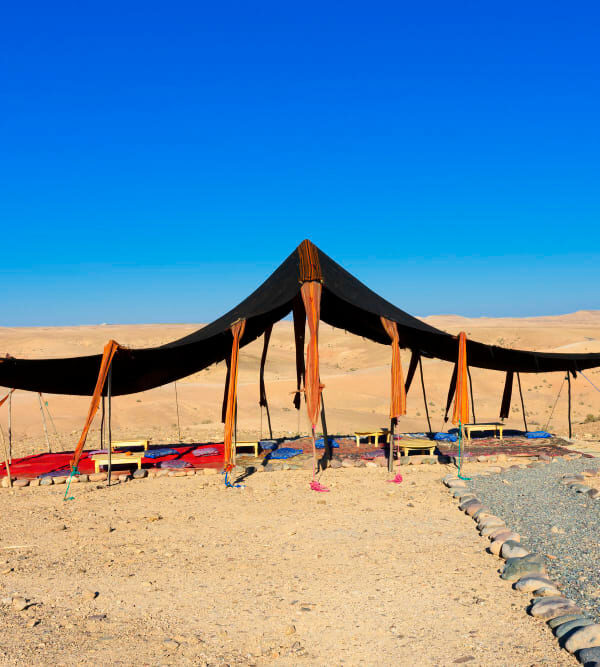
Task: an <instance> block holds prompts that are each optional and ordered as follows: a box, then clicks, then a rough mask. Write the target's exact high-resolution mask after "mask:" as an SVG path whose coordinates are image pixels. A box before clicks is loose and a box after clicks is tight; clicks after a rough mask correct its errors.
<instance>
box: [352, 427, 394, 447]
mask: <svg viewBox="0 0 600 667" xmlns="http://www.w3.org/2000/svg"><path fill="white" fill-rule="evenodd" d="M387 435H388V430H387V428H384V429H379V430H377V431H356V432H355V433H354V437H355V438H356V446H357V447H360V439H361V438H367V440H368V439H369V438H375V447H377V445H379V438H380V437H383V439H384V440H383V441H384V442H386V441H387Z"/></svg>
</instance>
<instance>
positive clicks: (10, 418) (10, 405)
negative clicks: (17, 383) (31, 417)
mask: <svg viewBox="0 0 600 667" xmlns="http://www.w3.org/2000/svg"><path fill="white" fill-rule="evenodd" d="M8 461H9V463H12V391H11V392H10V394H9V395H8Z"/></svg>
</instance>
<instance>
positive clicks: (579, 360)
mask: <svg viewBox="0 0 600 667" xmlns="http://www.w3.org/2000/svg"><path fill="white" fill-rule="evenodd" d="M310 280H319V281H320V282H321V283H322V296H321V313H320V316H321V320H322V321H323V322H326V323H327V324H331V325H332V326H334V327H338V328H340V329H346V330H347V331H350V332H351V333H353V334H356V335H358V336H363V337H364V338H368V339H369V340H372V341H374V342H376V343H381V344H382V345H389V343H390V338H389V336H388V334H387V332H386V330H385V329H384V326H383V325H382V321H381V318H382V317H384V318H386V319H388V320H391V321H393V322H396V324H397V327H398V332H399V340H400V346H401V347H402V348H405V349H411V350H413V351H416V352H418V353H420V354H421V355H422V356H425V357H435V358H438V359H443V360H445V361H449V362H456V361H457V356H458V345H457V337H456V336H453V335H451V334H448V333H446V332H444V331H441V330H440V329H436V328H435V327H432V326H430V325H428V324H426V323H425V322H422V321H421V320H419V319H417V318H415V317H413V316H412V315H409V314H408V313H406V312H404V311H403V310H400V308H397V307H396V306H394V305H393V304H391V303H389V302H388V301H386V300H385V299H383V298H382V297H380V296H379V295H378V294H376V293H375V292H373V291H371V290H370V289H369V288H368V287H367V286H366V285H364V284H363V283H361V282H360V281H359V280H358V279H357V278H355V277H354V276H353V275H351V274H350V273H348V272H347V271H345V270H344V269H343V268H342V267H341V266H340V265H339V264H337V263H336V262H334V261H333V260H332V259H331V258H330V257H328V256H327V255H326V254H325V253H324V252H322V251H321V250H319V249H318V248H317V247H316V246H314V245H313V244H312V243H311V242H310V241H303V242H302V243H301V244H300V245H299V246H298V248H296V250H294V252H293V253H292V254H291V255H290V256H289V257H288V258H287V259H286V260H285V261H284V262H283V263H282V264H281V265H280V266H279V267H278V268H277V269H276V270H275V271H274V272H273V273H272V274H271V275H270V276H269V277H268V278H267V279H266V280H265V282H264V283H263V284H262V285H261V286H260V287H259V288H258V289H257V290H256V291H254V292H253V293H252V294H251V295H250V296H249V297H248V298H247V299H245V300H244V301H242V303H240V304H239V305H238V306H236V307H235V308H233V309H232V310H230V311H229V312H228V313H226V314H225V315H223V316H222V317H220V318H219V319H217V320H215V321H214V322H211V323H210V324H209V325H207V326H205V327H203V328H201V329H198V330H197V331H195V332H194V333H192V334H189V335H188V336H185V337H183V338H180V339H178V340H175V341H173V342H171V343H167V344H166V345H161V346H160V347H152V348H143V349H135V348H119V349H118V351H117V352H116V354H115V356H114V359H113V362H112V395H113V396H115V395H122V394H131V393H135V392H140V391H146V390H148V389H152V388H154V387H158V386H160V385H163V384H167V383H169V382H173V381H174V380H178V379H180V378H183V377H186V376H188V375H191V374H192V373H196V372H197V371H200V370H202V369H204V368H206V367H207V366H210V365H211V364H214V363H216V362H219V361H223V360H225V359H227V358H228V356H229V355H230V354H231V343H232V334H231V330H230V327H231V325H232V324H234V323H235V322H237V321H238V320H245V321H246V326H245V330H244V334H243V336H242V338H241V341H240V346H241V347H244V346H245V345H247V344H248V343H251V342H252V341H254V340H255V339H256V338H258V337H259V336H261V335H262V334H263V333H264V332H265V330H267V329H268V328H269V327H270V326H272V325H273V324H274V323H275V322H278V321H279V320H281V319H283V318H284V317H286V316H287V315H288V314H289V313H290V312H291V311H292V307H293V305H294V302H295V301H296V300H297V299H298V298H299V295H300V289H301V286H302V283H303V282H306V281H310ZM467 358H468V363H469V366H476V367H479V368H488V369H491V370H498V371H517V372H521V373H541V372H550V371H571V372H572V373H576V372H577V371H579V370H585V369H587V368H592V367H596V366H600V354H556V353H545V352H528V351H525V350H512V349H507V348H502V347H498V346H496V345H484V344H483V343H477V342H474V341H467ZM101 359H102V355H92V356H85V357H71V358H65V359H36V360H30V359H15V358H13V357H6V358H2V359H0V385H1V386H4V387H9V388H15V389H24V390H29V391H38V392H44V393H53V394H73V395H84V396H88V395H92V394H93V392H94V387H95V384H96V380H97V378H98V371H99V369H100V364H101Z"/></svg>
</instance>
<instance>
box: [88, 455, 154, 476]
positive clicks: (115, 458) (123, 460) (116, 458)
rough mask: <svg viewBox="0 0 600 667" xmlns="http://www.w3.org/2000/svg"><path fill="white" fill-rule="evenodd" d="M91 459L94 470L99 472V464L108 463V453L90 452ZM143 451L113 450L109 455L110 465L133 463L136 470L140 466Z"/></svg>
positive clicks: (104, 464)
mask: <svg viewBox="0 0 600 667" xmlns="http://www.w3.org/2000/svg"><path fill="white" fill-rule="evenodd" d="M91 458H92V461H93V462H94V471H95V472H100V467H101V466H107V465H108V454H92V457H91ZM143 458H144V452H127V453H120V452H114V453H113V454H112V455H111V457H110V462H111V465H123V464H131V463H135V464H136V465H137V467H138V470H139V469H140V468H141V467H142V459H143Z"/></svg>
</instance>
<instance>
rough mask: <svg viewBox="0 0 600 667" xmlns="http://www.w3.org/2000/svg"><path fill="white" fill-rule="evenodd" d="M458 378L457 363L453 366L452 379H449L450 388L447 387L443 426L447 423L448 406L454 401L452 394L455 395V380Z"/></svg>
mask: <svg viewBox="0 0 600 667" xmlns="http://www.w3.org/2000/svg"><path fill="white" fill-rule="evenodd" d="M457 378H458V361H457V362H456V363H455V364H454V370H453V371H452V377H451V378H450V386H449V387H448V398H447V399H446V410H445V412H444V424H445V423H446V422H447V421H448V413H449V412H450V406H451V405H452V401H453V400H454V394H455V393H456V380H457Z"/></svg>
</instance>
